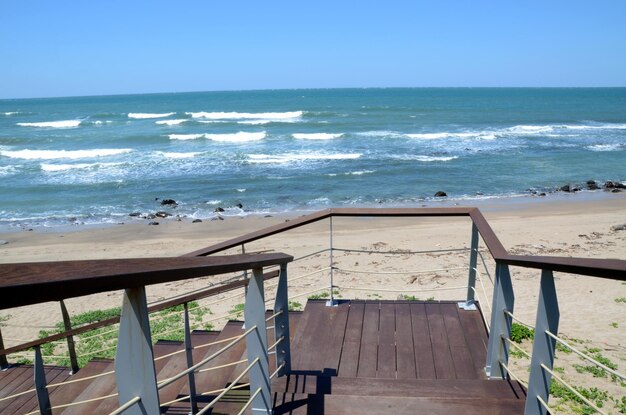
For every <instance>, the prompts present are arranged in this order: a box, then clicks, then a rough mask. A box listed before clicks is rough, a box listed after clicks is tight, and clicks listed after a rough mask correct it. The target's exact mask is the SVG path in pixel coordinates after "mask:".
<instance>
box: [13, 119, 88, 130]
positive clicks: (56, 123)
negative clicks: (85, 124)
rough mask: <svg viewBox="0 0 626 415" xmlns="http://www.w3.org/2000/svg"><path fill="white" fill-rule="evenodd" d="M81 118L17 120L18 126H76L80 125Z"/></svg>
mask: <svg viewBox="0 0 626 415" xmlns="http://www.w3.org/2000/svg"><path fill="white" fill-rule="evenodd" d="M81 122H82V121H81V120H65V121H45V122H18V123H17V125H19V126H20V127H38V128H76V127H78V126H79V125H80V123H81Z"/></svg>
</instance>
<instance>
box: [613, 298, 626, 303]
mask: <svg viewBox="0 0 626 415" xmlns="http://www.w3.org/2000/svg"><path fill="white" fill-rule="evenodd" d="M615 302H616V303H625V304H626V297H620V298H616V299H615Z"/></svg>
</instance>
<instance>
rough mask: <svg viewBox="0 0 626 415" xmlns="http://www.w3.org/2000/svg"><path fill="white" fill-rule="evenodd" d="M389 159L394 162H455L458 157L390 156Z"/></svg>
mask: <svg viewBox="0 0 626 415" xmlns="http://www.w3.org/2000/svg"><path fill="white" fill-rule="evenodd" d="M391 158H393V159H396V160H407V161H423V162H430V161H451V160H456V159H458V158H459V157H458V156H421V155H418V156H413V155H393V156H391Z"/></svg>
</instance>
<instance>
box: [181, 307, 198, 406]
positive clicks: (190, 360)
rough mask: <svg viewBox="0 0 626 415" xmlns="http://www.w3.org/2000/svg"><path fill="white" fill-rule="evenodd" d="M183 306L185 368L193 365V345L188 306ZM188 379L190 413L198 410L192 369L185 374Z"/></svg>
mask: <svg viewBox="0 0 626 415" xmlns="http://www.w3.org/2000/svg"><path fill="white" fill-rule="evenodd" d="M183 307H184V308H185V355H186V356H187V368H188V369H189V368H190V367H192V366H193V346H192V345H191V328H190V327H189V306H188V305H187V303H185V304H183ZM187 380H188V381H189V403H190V404H191V414H192V415H193V414H195V413H197V412H198V402H197V401H196V377H195V374H194V372H193V371H191V372H189V373H188V374H187Z"/></svg>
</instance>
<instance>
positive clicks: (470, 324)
mask: <svg viewBox="0 0 626 415" xmlns="http://www.w3.org/2000/svg"><path fill="white" fill-rule="evenodd" d="M458 313H459V320H460V322H461V327H462V330H463V334H464V336H465V342H466V343H467V346H468V347H469V352H470V354H471V355H472V363H473V365H474V372H475V373H476V378H477V379H485V378H486V375H485V362H486V361H487V332H486V330H485V325H484V324H483V321H482V319H481V317H480V313H479V311H478V310H476V311H470V310H459V311H458Z"/></svg>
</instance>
